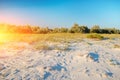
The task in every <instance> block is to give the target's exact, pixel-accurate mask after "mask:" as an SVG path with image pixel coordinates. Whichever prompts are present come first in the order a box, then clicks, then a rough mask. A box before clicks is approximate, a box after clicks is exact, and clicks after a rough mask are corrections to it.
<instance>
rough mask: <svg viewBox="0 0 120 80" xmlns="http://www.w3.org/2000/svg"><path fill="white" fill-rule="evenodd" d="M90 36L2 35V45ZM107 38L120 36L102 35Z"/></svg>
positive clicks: (70, 34)
mask: <svg viewBox="0 0 120 80" xmlns="http://www.w3.org/2000/svg"><path fill="white" fill-rule="evenodd" d="M88 35H90V34H80V33H74V34H72V33H53V34H52V33H51V34H0V44H3V43H5V42H27V43H29V44H33V43H35V42H38V41H50V42H66V43H69V42H70V41H73V40H74V41H75V40H76V41H81V39H83V38H87V36H88ZM100 35H101V36H103V37H105V38H120V35H119V34H100Z"/></svg>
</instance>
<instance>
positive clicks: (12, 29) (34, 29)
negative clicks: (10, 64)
mask: <svg viewBox="0 0 120 80" xmlns="http://www.w3.org/2000/svg"><path fill="white" fill-rule="evenodd" d="M0 33H28V34H46V33H100V34H120V29H116V28H100V26H99V25H94V26H93V27H91V28H88V27H87V26H84V25H83V26H80V25H79V24H74V25H73V26H72V27H70V28H66V27H61V28H58V27H56V28H53V29H50V28H48V27H40V26H30V25H24V26H17V25H9V24H0Z"/></svg>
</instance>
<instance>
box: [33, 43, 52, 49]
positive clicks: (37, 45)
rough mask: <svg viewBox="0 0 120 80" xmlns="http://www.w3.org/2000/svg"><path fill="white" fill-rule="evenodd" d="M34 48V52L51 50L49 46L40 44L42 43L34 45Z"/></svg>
mask: <svg viewBox="0 0 120 80" xmlns="http://www.w3.org/2000/svg"><path fill="white" fill-rule="evenodd" d="M34 48H35V49H36V50H51V48H50V47H49V45H47V44H42V43H39V44H35V45H34Z"/></svg>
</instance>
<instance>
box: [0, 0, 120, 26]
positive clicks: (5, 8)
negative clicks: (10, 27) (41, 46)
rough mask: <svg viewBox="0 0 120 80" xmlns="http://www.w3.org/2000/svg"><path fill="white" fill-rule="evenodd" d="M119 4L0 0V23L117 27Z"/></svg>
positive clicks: (77, 0) (83, 0)
mask: <svg viewBox="0 0 120 80" xmlns="http://www.w3.org/2000/svg"><path fill="white" fill-rule="evenodd" d="M119 4H120V0H0V23H9V24H17V25H25V24H30V25H39V26H45V27H46V26H48V27H71V26H72V25H73V24H74V23H78V24H80V25H87V26H88V27H91V26H93V25H100V26H101V27H116V28H119V27H120V5H119Z"/></svg>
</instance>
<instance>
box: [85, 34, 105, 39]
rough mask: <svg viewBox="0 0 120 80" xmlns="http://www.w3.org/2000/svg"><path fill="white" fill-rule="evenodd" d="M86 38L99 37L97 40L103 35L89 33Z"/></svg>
mask: <svg viewBox="0 0 120 80" xmlns="http://www.w3.org/2000/svg"><path fill="white" fill-rule="evenodd" d="M87 38H91V39H99V40H101V39H103V38H104V37H103V36H101V35H99V34H89V35H87Z"/></svg>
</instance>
